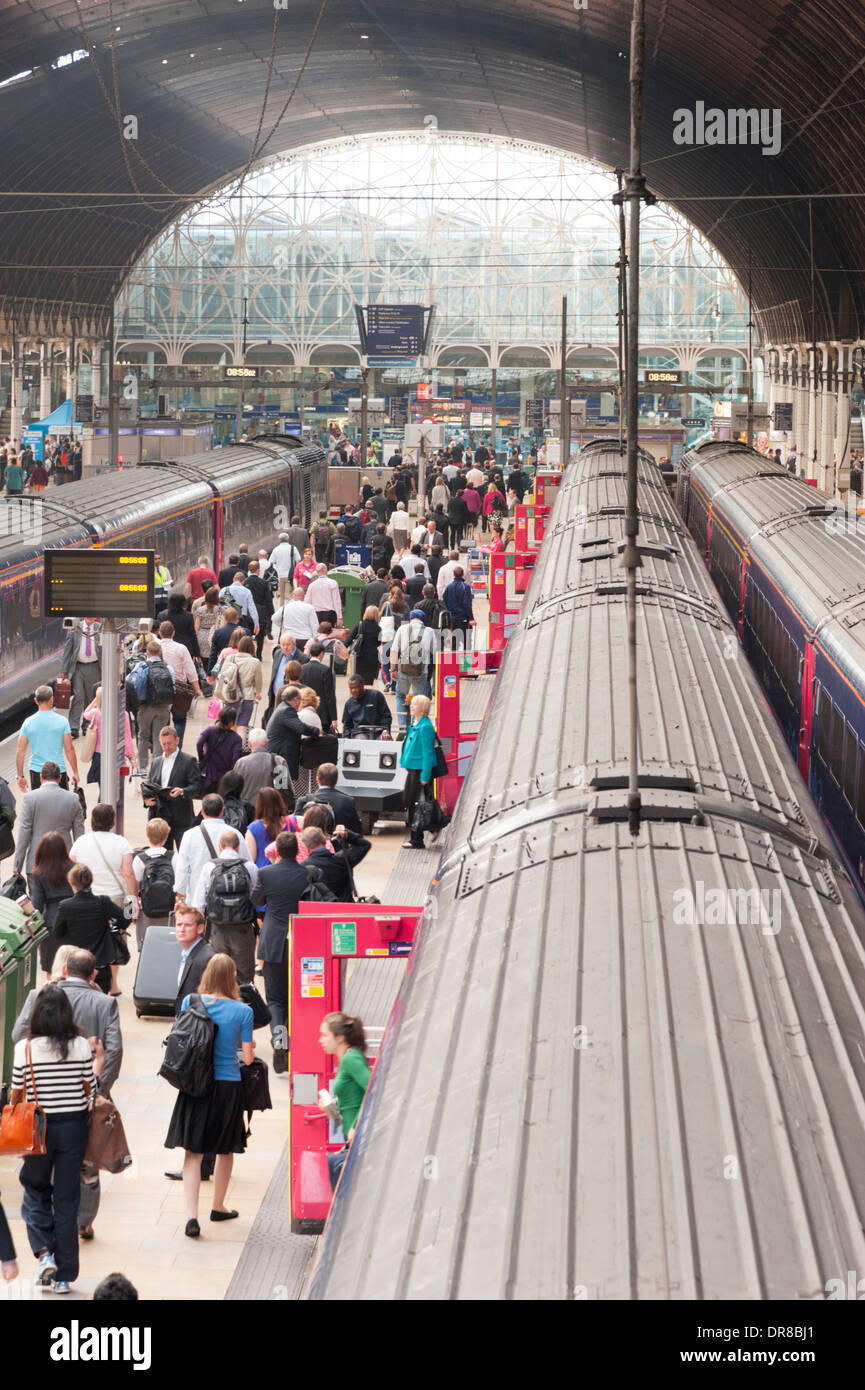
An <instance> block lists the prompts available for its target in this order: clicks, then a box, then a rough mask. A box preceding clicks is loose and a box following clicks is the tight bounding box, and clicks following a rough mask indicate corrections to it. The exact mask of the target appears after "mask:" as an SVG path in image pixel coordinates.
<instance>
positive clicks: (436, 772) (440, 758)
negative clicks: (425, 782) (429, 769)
mask: <svg viewBox="0 0 865 1390" xmlns="http://www.w3.org/2000/svg"><path fill="white" fill-rule="evenodd" d="M447 775H448V760H447V754H446V753H445V750H444V749H443V748H442V741H441V739H440V738H439V736H438V734H436V762H435V767H434V768H433V777H434V778H435V780H436V781H438V780H439V778H441V777H447Z"/></svg>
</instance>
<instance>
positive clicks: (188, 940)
mask: <svg viewBox="0 0 865 1390" xmlns="http://www.w3.org/2000/svg"><path fill="white" fill-rule="evenodd" d="M174 935H175V936H176V937H177V941H178V945H180V946H182V947H183V950H182V952H181V955H180V965H179V967H178V971H177V998H176V999H175V1001H174V1017H175V1018H179V1017H180V1010H181V1007H182V1005H183V1001H184V999H185V998H186V996H187V994H197V993H198V986H199V985H200V984H201V977H202V975H203V974H204V972H205V970H206V968H207V962H208V961H209V960H211V959H212V957H213V956H214V955H215V954H216V952H215V951H214V950H213V948H212V947H211V946H208V944H207V942H206V941H205V939H204V917H203V915H202V914H201V913H200V912H199V910H198V908H197V907H187V906H186V904H184V905H183V906H182V907H178V908H177V911H176V913H175V917H174ZM215 1164H216V1154H202V1155H201V1180H202V1182H207V1179H208V1178H209V1177H210V1176H211V1174H212V1173H213V1169H214V1166H215ZM165 1176H166V1177H167V1178H172V1179H173V1180H174V1181H175V1182H182V1181H183V1174H182V1173H180V1172H177V1173H175V1172H169V1171H166V1174H165Z"/></svg>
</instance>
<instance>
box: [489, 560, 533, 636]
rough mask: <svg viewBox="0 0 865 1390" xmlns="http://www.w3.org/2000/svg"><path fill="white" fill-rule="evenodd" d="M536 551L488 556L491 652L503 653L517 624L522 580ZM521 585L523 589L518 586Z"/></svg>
mask: <svg viewBox="0 0 865 1390" xmlns="http://www.w3.org/2000/svg"><path fill="white" fill-rule="evenodd" d="M537 553H538V552H537V551H535V550H529V551H526V550H506V551H504V552H503V553H502V554H500V555H491V556H490V618H489V623H490V651H491V652H502V651H504V648H505V644H506V642H507V640H508V638H509V637H510V635H511V633H512V632H513V630H514V628H515V627H516V625H517V618H518V617H519V612H520V602H521V595H522V592H523V591H524V589H525V577H526V575H527V573H528V571H529V570H530V569H531V566H532V565H533V564H534V562H535V556H536V555H537ZM518 580H519V583H520V584H522V588H520V587H519V585H518Z"/></svg>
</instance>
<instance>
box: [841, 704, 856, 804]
mask: <svg viewBox="0 0 865 1390" xmlns="http://www.w3.org/2000/svg"><path fill="white" fill-rule="evenodd" d="M858 747H859V741H858V739H857V738H856V734H855V732H854V730H853V729H851V727H850V725H849V724H848V725H847V732H846V735H845V738H844V799H845V801H849V803H850V805H851V806H852V805H853V804H854V799H855V796H856V752H857V749H858Z"/></svg>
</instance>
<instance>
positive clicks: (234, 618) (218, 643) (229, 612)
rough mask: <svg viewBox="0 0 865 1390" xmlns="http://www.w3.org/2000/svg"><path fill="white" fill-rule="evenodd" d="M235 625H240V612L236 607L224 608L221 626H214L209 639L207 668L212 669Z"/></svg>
mask: <svg viewBox="0 0 865 1390" xmlns="http://www.w3.org/2000/svg"><path fill="white" fill-rule="evenodd" d="M236 627H240V614H239V613H238V611H237V609H236V608H226V610H225V622H224V623H223V624H222V627H217V628H214V630H213V636H212V638H211V639H210V656H209V657H208V660H207V669H208V671H212V670H213V668H214V666H215V665H216V662H217V658H218V657H219V654H220V652H223V651H224V650H225V648H226V647H227V646H228V644H229V642H230V641H231V636H232V633H233V632H234V629H235V628H236Z"/></svg>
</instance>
